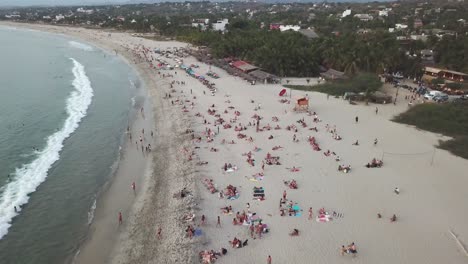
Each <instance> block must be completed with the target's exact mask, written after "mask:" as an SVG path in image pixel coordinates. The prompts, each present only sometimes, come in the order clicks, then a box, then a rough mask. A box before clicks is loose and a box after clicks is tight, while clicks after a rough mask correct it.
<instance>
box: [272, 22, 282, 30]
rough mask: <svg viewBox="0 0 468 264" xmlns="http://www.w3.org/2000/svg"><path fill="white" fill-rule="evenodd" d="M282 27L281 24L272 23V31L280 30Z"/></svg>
mask: <svg viewBox="0 0 468 264" xmlns="http://www.w3.org/2000/svg"><path fill="white" fill-rule="evenodd" d="M281 26H282V25H281V24H280V23H271V24H270V30H279V29H280V27H281Z"/></svg>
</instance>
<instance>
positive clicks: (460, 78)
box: [423, 67, 468, 82]
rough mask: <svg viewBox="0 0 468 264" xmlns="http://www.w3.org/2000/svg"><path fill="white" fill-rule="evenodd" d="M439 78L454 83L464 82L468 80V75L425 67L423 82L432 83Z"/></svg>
mask: <svg viewBox="0 0 468 264" xmlns="http://www.w3.org/2000/svg"><path fill="white" fill-rule="evenodd" d="M437 78H440V79H444V80H447V81H453V82H464V81H465V80H467V79H468V74H466V73H462V72H457V71H451V70H444V69H440V68H434V67H424V75H423V80H427V81H430V80H432V79H437Z"/></svg>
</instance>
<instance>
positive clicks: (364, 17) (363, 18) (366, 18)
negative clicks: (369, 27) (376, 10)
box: [354, 14, 374, 21]
mask: <svg viewBox="0 0 468 264" xmlns="http://www.w3.org/2000/svg"><path fill="white" fill-rule="evenodd" d="M354 17H355V18H358V19H359V20H361V21H371V20H373V19H374V17H373V16H371V15H369V14H355V15H354Z"/></svg>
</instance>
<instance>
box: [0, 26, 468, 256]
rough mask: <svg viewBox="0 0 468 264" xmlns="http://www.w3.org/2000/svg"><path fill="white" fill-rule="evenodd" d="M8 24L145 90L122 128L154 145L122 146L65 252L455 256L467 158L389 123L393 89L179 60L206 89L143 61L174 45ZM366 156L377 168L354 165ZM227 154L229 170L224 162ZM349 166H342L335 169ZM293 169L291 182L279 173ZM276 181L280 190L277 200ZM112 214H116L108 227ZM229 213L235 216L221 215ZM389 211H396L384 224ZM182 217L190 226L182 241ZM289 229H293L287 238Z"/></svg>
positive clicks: (462, 236)
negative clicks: (84, 55) (263, 79)
mask: <svg viewBox="0 0 468 264" xmlns="http://www.w3.org/2000/svg"><path fill="white" fill-rule="evenodd" d="M7 25H12V26H18V27H19V26H24V27H28V28H32V29H37V30H43V31H48V32H54V33H59V34H66V35H69V36H72V37H75V38H77V39H81V40H82V41H85V42H89V43H92V44H93V45H96V46H98V47H101V48H103V49H106V50H108V51H109V52H117V53H118V54H119V55H121V56H122V57H123V58H124V59H126V60H127V62H128V63H129V64H131V65H132V66H134V67H135V69H136V70H137V71H138V73H139V75H140V77H141V79H142V81H143V82H144V86H145V87H146V90H145V91H142V92H141V94H142V95H145V98H146V99H145V100H144V102H145V103H144V105H142V107H144V116H145V118H144V119H143V115H142V114H141V113H140V114H139V115H138V116H137V117H136V118H135V121H134V123H133V124H132V126H131V131H132V133H133V141H135V138H137V137H138V135H140V130H141V129H142V128H144V129H145V133H146V134H145V135H146V138H145V142H148V143H151V146H152V149H153V150H152V152H151V153H148V154H145V155H143V154H142V153H141V150H139V149H137V148H136V147H135V142H133V141H129V142H128V143H127V144H126V146H125V147H124V148H123V152H122V161H121V162H120V163H119V164H120V165H119V169H118V170H117V172H116V174H115V176H114V178H113V180H112V181H111V182H110V184H109V186H108V188H107V189H106V190H105V191H104V194H103V195H102V198H100V199H99V200H98V204H97V210H96V217H95V221H94V222H93V223H92V224H91V226H90V235H89V239H88V241H86V243H85V244H84V245H83V246H82V247H81V250H80V253H79V254H78V255H77V256H76V257H75V260H74V262H75V263H200V261H199V252H200V251H202V250H214V251H216V252H218V251H220V250H221V248H225V249H227V254H226V255H223V256H218V259H217V260H216V263H267V257H268V256H269V255H270V256H271V258H272V263H310V262H314V263H315V262H316V263H465V262H466V261H467V258H468V256H467V255H466V254H467V253H466V251H465V249H464V245H465V244H466V243H468V226H467V225H466V219H468V205H467V204H466V202H465V201H466V197H467V195H466V190H465V189H466V186H467V185H468V178H467V177H466V173H465V171H466V170H467V169H468V161H467V160H464V159H461V158H458V157H455V156H453V155H451V154H450V153H448V152H447V151H444V150H440V149H436V148H435V147H434V146H436V145H437V144H438V141H439V140H443V139H445V138H444V137H443V136H441V135H437V134H433V133H429V132H425V131H420V130H417V129H415V128H413V127H409V126H405V125H401V124H397V123H394V122H392V121H390V119H391V118H392V117H393V116H394V115H396V114H398V113H401V112H403V111H405V109H407V107H408V106H407V102H406V101H404V100H403V99H401V100H399V101H398V102H397V104H396V105H393V104H389V105H369V106H366V105H351V104H349V103H348V102H346V101H344V100H342V99H339V98H333V97H327V96H326V95H324V94H320V93H310V92H309V93H307V92H302V91H292V95H291V96H289V93H290V91H289V90H288V91H287V95H286V96H284V97H279V96H278V93H279V92H280V91H281V89H283V88H282V86H281V85H263V84H257V85H250V84H249V83H247V82H245V81H244V80H242V79H240V78H237V77H234V76H230V75H228V74H227V73H226V72H225V71H223V70H221V69H218V68H215V67H210V66H209V65H205V64H202V63H199V62H197V61H196V60H195V59H194V58H193V57H185V58H181V59H182V60H183V63H184V64H185V65H191V64H194V65H198V66H199V67H198V68H193V70H194V71H195V72H196V73H197V74H200V75H204V76H205V77H206V73H207V72H208V71H209V70H210V69H211V70H212V71H214V72H216V73H217V74H218V75H219V76H220V78H219V79H214V78H211V77H207V79H208V80H209V82H210V83H213V84H214V86H215V87H216V92H215V93H214V95H212V94H211V91H210V90H209V89H208V88H207V87H206V86H205V85H204V84H202V82H200V81H199V80H197V79H195V78H193V77H192V76H190V75H188V74H187V73H186V72H185V71H183V70H182V69H174V70H162V69H156V68H154V67H151V65H150V64H153V66H156V64H157V63H158V62H157V61H156V59H160V60H164V61H166V62H168V63H170V64H171V65H175V60H174V59H175V57H171V58H166V57H164V58H163V57H162V56H161V55H160V54H156V53H154V52H152V51H153V50H154V49H155V48H158V49H160V50H166V49H168V48H171V47H186V46H187V44H184V43H180V42H159V41H153V40H148V39H143V38H138V37H134V36H132V35H131V34H129V33H117V32H105V31H101V30H89V29H82V28H67V27H55V26H48V25H24V24H7ZM294 82H295V83H296V82H297V83H299V82H300V80H295V81H294ZM312 82H313V81H312ZM183 83H185V84H183ZM171 86H172V88H171ZM169 95H170V97H169ZM401 96H402V95H401ZM303 97H306V98H309V111H310V112H296V111H293V108H294V106H295V103H296V100H297V99H299V98H303ZM376 107H378V113H376V111H375V109H376ZM314 113H315V114H314ZM356 117H358V122H356ZM259 120H260V124H259V125H258V127H257V125H256V123H257V122H258V121H259ZM288 126H289V128H290V129H287V127H288ZM275 127H278V129H275ZM236 128H237V129H236ZM315 128H316V129H315ZM218 129H219V130H218ZM150 130H153V131H154V137H153V138H151V137H150V136H149V135H148V131H150ZM236 130H237V131H236ZM312 138H313V139H312ZM337 138H340V139H337ZM375 139H377V142H378V143H377V144H375ZM356 141H359V145H357V146H356V145H353V143H355V142H356ZM233 142H234V144H231V143H233ZM311 143H314V144H315V145H313V144H311ZM314 146H315V149H314ZM317 147H319V148H320V150H317ZM328 151H330V155H328V153H327V152H328ZM333 153H334V154H333ZM325 154H327V155H325ZM372 159H376V160H382V161H383V166H382V167H378V168H366V167H365V165H366V164H367V163H370V162H371V160H372ZM337 160H338V161H337ZM262 162H264V166H263V168H262ZM270 162H271V163H272V164H273V163H276V162H278V163H279V164H278V165H269V163H270ZM225 164H226V165H225ZM227 164H231V165H232V167H233V168H232V169H229V170H225V168H227ZM348 165H350V167H351V169H350V171H349V172H348V173H344V172H343V171H339V170H338V169H337V168H338V167H339V166H348ZM464 175H465V176H464ZM210 180H212V181H211V182H210ZM292 180H295V182H296V183H297V189H294V188H290V186H289V185H288V184H285V183H284V181H288V182H290V181H292ZM132 181H135V182H136V185H137V188H136V193H135V194H134V193H133V192H132V190H131V187H130V184H131V182H132ZM228 186H229V189H230V190H232V189H233V188H235V189H236V193H235V195H233V197H232V198H231V199H227V196H226V195H224V197H220V195H219V191H221V192H223V193H224V194H229V192H227V191H226V188H227V187H228ZM396 187H397V188H398V189H399V194H397V193H395V192H394V189H395V188H396ZM184 188H185V190H186V191H187V192H186V193H184V194H185V195H183V196H184V197H181V195H180V191H181V190H183V189H184ZM254 188H262V189H261V190H260V189H257V190H254ZM285 191H286V200H287V201H285V203H284V204H283V205H282V206H281V207H280V204H281V203H280V200H281V199H282V197H283V195H284V192H285ZM259 197H263V199H253V198H259ZM247 203H248V204H249V205H248V204H247ZM229 206H232V212H229V213H224V212H223V210H222V209H221V208H223V207H229ZM281 208H282V209H283V212H284V215H283V216H282V215H281V214H282V213H281ZM309 208H312V217H309ZM321 208H323V211H322V210H320V209H321ZM118 211H122V213H123V215H124V219H123V220H124V221H123V224H122V225H120V226H119V223H118V218H117V213H118ZM319 211H322V212H319ZM237 212H239V214H238V215H237V216H239V217H240V219H242V220H243V221H244V222H245V225H244V224H242V223H241V224H238V225H234V224H233V219H234V218H236V213H237ZM325 212H326V213H325ZM378 214H381V216H382V218H378V217H377V215H378ZM394 214H395V215H396V216H397V221H395V222H391V221H390V217H391V216H392V215H394ZM193 215H195V216H194V219H193V220H192V219H191V218H193ZM203 215H204V216H205V219H206V220H205V222H204V223H202V221H201V218H202V216H203ZM218 216H219V217H220V226H218V225H217V218H218ZM187 218H189V220H187ZM236 220H237V219H236ZM260 220H261V224H262V226H261V228H260V230H262V231H266V230H268V232H261V233H256V232H254V236H251V232H250V230H249V225H250V224H251V223H254V225H255V226H258V224H259V223H260ZM159 228H161V236H160V237H158V235H157V232H158V229H159ZM187 228H189V229H190V228H193V229H194V237H193V238H190V237H189V236H190V234H189V233H190V232H186V229H187ZM293 229H297V230H299V235H298V236H290V235H289V233H290V232H291V231H292V230H293ZM260 235H261V238H260V237H259V236H260ZM234 238H238V239H239V240H241V241H243V242H244V241H245V240H246V239H248V242H247V243H246V246H243V247H242V248H234V247H232V244H231V243H229V241H232V240H233V239H234ZM352 242H354V243H355V245H356V247H357V254H345V255H344V256H342V255H341V254H340V248H341V246H342V245H345V246H347V245H349V244H351V243H352Z"/></svg>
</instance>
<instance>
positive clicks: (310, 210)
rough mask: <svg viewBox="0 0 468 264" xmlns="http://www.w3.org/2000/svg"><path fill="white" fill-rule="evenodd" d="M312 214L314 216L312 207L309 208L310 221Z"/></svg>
mask: <svg viewBox="0 0 468 264" xmlns="http://www.w3.org/2000/svg"><path fill="white" fill-rule="evenodd" d="M312 214H313V211H312V207H310V208H309V220H312Z"/></svg>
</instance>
